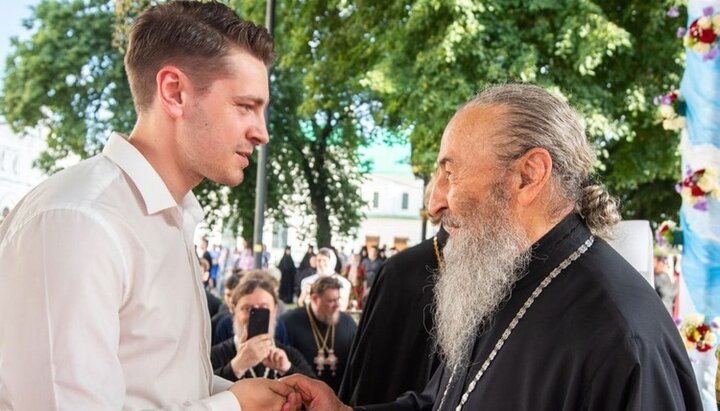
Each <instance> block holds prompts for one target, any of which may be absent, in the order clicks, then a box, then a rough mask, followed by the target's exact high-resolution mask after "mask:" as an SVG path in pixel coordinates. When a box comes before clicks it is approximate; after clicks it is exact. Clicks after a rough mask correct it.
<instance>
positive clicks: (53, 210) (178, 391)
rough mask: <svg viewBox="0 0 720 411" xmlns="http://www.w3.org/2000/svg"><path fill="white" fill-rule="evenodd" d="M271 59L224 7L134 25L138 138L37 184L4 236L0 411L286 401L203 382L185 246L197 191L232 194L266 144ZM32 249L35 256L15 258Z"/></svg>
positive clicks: (196, 210)
mask: <svg viewBox="0 0 720 411" xmlns="http://www.w3.org/2000/svg"><path fill="white" fill-rule="evenodd" d="M272 59H273V44H272V39H271V38H270V35H269V34H268V33H267V31H266V30H265V29H263V28H260V27H257V26H255V25H254V24H252V23H250V22H246V21H243V20H241V19H240V18H239V17H238V16H237V15H236V14H235V13H234V12H232V11H231V10H230V9H228V8H227V7H226V6H223V5H221V4H218V3H199V2H170V3H165V4H162V5H159V6H155V7H152V8H150V9H148V10H146V11H145V12H144V13H143V14H142V15H140V16H139V17H138V18H137V20H136V21H135V24H134V25H133V28H132V31H131V33H130V38H129V43H128V51H127V55H126V56H125V68H126V71H127V74H128V79H129V83H130V88H131V91H132V95H133V99H134V102H135V107H136V111H137V114H138V120H137V123H136V124H135V128H134V129H133V130H132V133H131V134H130V135H129V136H124V135H121V134H119V133H113V134H112V135H111V136H110V138H109V140H108V142H107V144H106V146H105V149H104V150H103V152H102V154H99V155H97V156H95V157H93V158H91V159H88V160H86V161H83V162H81V163H80V164H78V165H76V166H74V167H71V168H68V169H66V170H64V171H62V172H60V173H57V174H55V175H54V176H52V177H50V178H49V179H47V180H46V181H45V182H44V183H42V184H40V185H39V186H38V187H37V188H35V189H34V190H33V191H32V192H31V193H29V194H28V195H27V196H26V197H25V198H24V199H23V200H22V201H21V202H20V204H18V206H17V207H16V208H15V209H14V210H13V212H12V213H11V215H10V216H9V217H8V218H7V219H6V220H5V221H4V223H3V225H2V226H0V238H2V240H0V260H2V261H3V262H4V263H5V266H4V267H3V270H2V272H1V273H0V335H2V338H0V364H1V366H0V404H2V406H3V409H16V410H54V409H68V410H70V409H73V410H81V409H84V410H91V409H92V410H101V409H151V408H172V409H213V410H237V409H238V408H239V407H238V403H239V404H240V405H241V406H242V409H243V410H244V411H248V410H251V409H279V407H280V406H281V405H282V404H283V403H284V402H285V401H286V400H287V399H288V398H287V397H288V396H290V401H291V402H292V399H293V395H294V394H292V393H291V390H289V389H287V388H286V387H285V386H283V385H282V384H280V383H275V382H272V381H269V380H248V381H240V382H238V383H236V384H235V385H232V386H230V384H229V383H228V382H227V381H224V380H220V379H213V372H212V367H211V365H210V360H209V355H208V353H209V349H210V347H209V343H210V321H209V318H208V314H207V308H206V302H205V296H204V294H203V287H202V283H201V273H200V268H199V265H198V262H197V258H196V257H195V251H194V249H193V245H192V234H193V230H194V229H195V227H196V225H197V224H198V223H199V222H200V220H201V219H202V209H201V208H200V205H199V204H198V202H197V200H196V199H195V196H194V195H193V194H192V192H191V190H192V189H193V187H195V186H197V185H198V184H199V183H200V182H201V181H202V180H203V179H204V178H209V179H211V180H213V181H215V182H218V183H222V184H226V185H230V186H235V185H238V184H240V182H242V180H243V169H244V168H245V167H247V165H248V157H249V156H250V155H251V154H252V152H253V148H254V147H255V146H257V145H261V144H266V143H267V142H268V133H267V130H266V127H265V118H264V112H263V110H264V109H265V106H266V105H267V103H268V78H267V67H268V65H269V64H270V63H271V61H272ZM28 250H33V252H37V253H38V254H37V255H38V256H39V257H38V258H17V257H18V256H21V255H23V253H25V252H27V251H28ZM78 261H83V264H80V265H78V264H77V262H78ZM168 285H170V286H168ZM20 290H22V292H21V291H20ZM21 302H22V304H21ZM21 305H22V306H23V307H26V309H25V311H24V312H23V316H18V315H17V312H16V311H15V310H16V307H19V306H21ZM223 381H224V386H223V384H220V383H221V382H223ZM228 387H229V391H226V390H227V389H228ZM291 394H292V395H291Z"/></svg>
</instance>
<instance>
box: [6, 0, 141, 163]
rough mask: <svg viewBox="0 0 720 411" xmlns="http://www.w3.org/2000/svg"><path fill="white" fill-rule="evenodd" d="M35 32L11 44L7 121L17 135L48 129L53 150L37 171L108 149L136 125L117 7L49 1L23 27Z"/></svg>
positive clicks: (81, 0) (99, 0)
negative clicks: (115, 41) (114, 137)
mask: <svg viewBox="0 0 720 411" xmlns="http://www.w3.org/2000/svg"><path fill="white" fill-rule="evenodd" d="M23 25H24V26H25V27H26V28H27V29H30V30H31V31H32V32H33V34H32V37H31V38H30V39H29V40H27V41H19V40H18V39H17V38H14V39H12V40H11V48H12V52H11V53H10V55H9V56H8V58H7V61H6V68H5V73H6V74H5V79H4V82H3V90H2V97H1V100H2V106H1V108H0V110H1V112H2V115H3V116H4V117H5V119H6V120H7V121H8V123H9V125H10V126H11V128H12V129H13V130H14V131H15V132H23V131H25V130H27V129H30V128H33V127H36V126H37V125H42V126H43V128H44V130H46V131H47V143H48V149H47V150H46V151H45V152H44V153H42V155H41V156H40V158H39V159H38V161H37V165H38V166H39V167H40V168H41V169H42V170H43V171H46V172H54V171H57V169H58V166H57V161H58V160H61V159H64V158H66V157H68V156H69V155H77V156H79V157H80V158H85V157H88V156H91V155H94V154H96V153H97V152H98V151H100V149H101V147H102V146H103V144H104V142H105V141H106V139H107V136H108V133H109V131H110V130H130V129H131V127H132V125H133V123H134V122H135V113H134V111H133V108H132V100H131V97H130V91H129V88H128V85H127V80H126V78H125V72H124V70H123V65H122V58H123V56H122V55H121V54H120V53H119V52H118V51H117V49H116V48H114V47H113V46H112V43H111V41H110V40H111V38H112V34H113V12H112V5H111V3H109V2H108V1H104V0H63V1H43V2H41V3H40V4H38V5H37V6H36V7H34V8H33V16H32V17H31V18H29V19H27V20H25V21H24V22H23Z"/></svg>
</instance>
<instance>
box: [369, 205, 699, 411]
mask: <svg viewBox="0 0 720 411" xmlns="http://www.w3.org/2000/svg"><path fill="white" fill-rule="evenodd" d="M589 236H590V231H589V230H588V229H587V227H586V226H585V224H584V223H583V222H582V220H581V218H580V217H579V216H577V215H574V214H571V215H570V216H568V217H566V218H565V219H564V220H563V221H562V222H561V223H559V224H558V225H557V226H555V227H554V228H553V229H552V230H551V231H550V232H549V233H548V234H546V235H545V236H544V237H543V238H542V239H541V240H540V241H539V242H538V243H536V244H535V245H534V246H533V258H532V261H531V263H530V266H529V270H528V274H527V275H526V276H525V277H523V278H522V279H521V280H520V281H518V283H517V284H516V286H515V288H514V290H513V293H512V296H511V298H510V300H509V301H508V302H507V303H506V304H505V305H504V306H503V307H502V308H501V309H500V311H499V312H498V314H497V315H496V316H495V320H494V322H493V324H492V326H491V328H490V329H489V330H488V332H487V333H485V334H483V335H482V336H480V337H479V338H478V339H477V340H476V342H475V346H474V349H473V353H472V356H471V358H472V362H471V365H470V370H469V372H465V371H460V370H459V371H458V372H457V373H456V375H455V377H454V378H453V381H454V383H453V384H452V386H451V387H450V388H449V389H448V390H447V391H448V393H447V396H446V398H445V400H444V404H443V407H442V410H454V409H455V408H456V406H457V405H458V404H459V402H460V398H461V397H462V395H463V394H464V393H466V391H467V386H468V384H469V383H470V381H472V379H473V378H474V376H475V375H476V373H477V371H478V369H479V368H480V367H481V365H482V363H483V362H484V361H485V359H486V358H487V357H488V355H489V354H490V352H491V351H492V349H493V347H494V346H495V344H496V342H497V341H498V339H499V338H500V336H501V335H502V333H503V332H504V331H505V329H506V328H507V326H508V324H509V323H510V321H511V320H512V318H513V317H515V314H516V313H517V312H518V310H519V309H520V307H521V306H522V305H523V304H524V303H525V302H526V300H527V299H528V297H529V296H530V294H531V293H532V292H533V290H535V288H536V287H537V286H538V284H540V282H542V280H543V279H544V278H545V277H546V276H547V275H548V273H550V272H551V271H552V270H553V269H554V268H555V267H556V266H558V265H559V264H560V263H561V262H562V261H563V260H565V259H566V258H567V257H568V256H569V255H570V254H572V253H573V252H574V251H575V250H577V249H578V248H579V246H580V245H581V244H582V243H583V242H585V241H586V240H587V239H588V237H589ZM479 269H482V268H481V267H480V268H479ZM450 373H451V371H450V370H448V369H446V368H444V367H441V368H439V369H438V371H437V372H436V373H435V375H434V376H433V378H432V380H431V381H430V383H428V385H427V386H426V388H425V390H424V391H423V392H422V393H409V394H406V395H404V396H402V397H400V398H398V399H397V400H396V401H395V402H393V403H389V404H383V405H375V406H367V407H356V410H437V409H438V406H439V403H440V399H441V398H442V397H443V393H444V391H445V390H446V386H447V383H448V379H449V377H450ZM462 409H464V410H528V411H530V410H533V411H576V410H648V411H651V410H652V411H656V410H701V409H702V405H701V402H700V395H699V393H698V388H697V386H696V384H695V378H694V375H693V370H692V368H691V366H690V361H689V360H688V356H687V352H686V351H685V347H684V346H683V343H682V341H681V339H680V335H679V333H678V331H677V329H676V328H675V324H674V322H673V321H672V319H671V318H670V316H669V315H668V313H667V311H666V310H665V307H664V306H663V305H662V302H661V301H660V299H659V298H658V296H657V294H655V291H654V290H653V289H652V287H651V286H650V285H649V284H648V283H647V282H646V281H645V280H644V279H643V278H642V276H641V275H640V274H639V273H637V271H635V270H634V269H633V268H632V267H631V266H630V264H629V263H627V262H626V261H625V260H624V259H623V258H622V257H621V256H620V255H619V254H618V253H617V252H615V250H613V249H612V248H611V247H610V246H609V245H608V244H607V243H606V242H605V241H603V240H601V239H599V238H596V239H595V242H594V244H593V245H592V246H591V247H590V249H589V250H588V251H587V252H586V253H585V254H583V255H582V256H581V257H580V258H579V259H577V260H576V261H575V262H574V263H572V264H571V265H570V266H569V267H568V268H567V269H565V270H564V271H563V272H561V273H560V275H559V276H558V277H557V278H556V279H555V280H553V281H552V282H551V283H550V285H548V286H547V288H545V290H544V291H543V292H542V293H541V294H540V295H539V296H538V297H537V299H536V300H535V302H534V304H533V305H532V306H531V307H530V308H529V309H528V310H527V312H526V314H525V316H524V317H523V318H522V319H521V320H520V322H519V323H518V325H517V327H516V328H515V329H514V331H512V333H511V334H510V336H509V338H508V339H507V341H506V342H505V345H504V346H503V347H502V349H500V351H499V352H498V353H497V356H496V357H495V359H494V361H493V362H492V363H491V364H490V366H489V368H488V369H487V371H486V372H485V374H484V376H483V377H482V378H481V379H480V380H479V382H478V383H477V385H476V386H475V389H474V390H472V392H470V393H469V394H468V401H467V403H466V404H465V406H464V407H463V408H462Z"/></svg>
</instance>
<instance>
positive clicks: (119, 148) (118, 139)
mask: <svg viewBox="0 0 720 411" xmlns="http://www.w3.org/2000/svg"><path fill="white" fill-rule="evenodd" d="M103 155H104V156H105V157H107V158H108V159H110V160H111V161H112V162H113V163H115V164H117V165H118V167H120V169H122V170H123V171H124V172H125V174H127V175H128V177H130V180H132V182H133V184H135V187H137V189H138V191H139V192H140V196H142V199H143V201H144V202H145V209H146V211H147V213H148V214H149V215H152V214H155V213H157V212H159V211H162V210H166V209H168V208H173V207H177V206H178V204H177V202H175V199H174V198H173V196H172V194H170V190H169V189H168V188H167V186H166V185H165V182H164V181H163V180H162V178H161V177H160V175H159V174H158V173H157V171H155V169H154V168H153V167H152V165H151V164H150V163H149V162H148V161H147V159H146V158H145V157H144V156H143V155H142V153H140V152H139V151H138V150H137V149H136V148H135V147H134V146H133V145H132V144H130V142H129V141H128V137H126V136H124V135H122V134H120V133H115V132H114V133H112V134H111V135H110V138H109V139H108V142H107V144H105V148H104V149H103ZM181 207H182V208H183V209H184V210H187V211H188V212H189V213H190V215H191V216H192V217H193V218H194V219H195V220H197V221H200V220H202V218H203V212H202V207H200V204H199V203H198V201H197V199H196V198H195V195H194V194H193V193H192V192H189V193H187V194H186V195H185V197H184V198H183V200H182V204H181Z"/></svg>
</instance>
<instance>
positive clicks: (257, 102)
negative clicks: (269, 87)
mask: <svg viewBox="0 0 720 411" xmlns="http://www.w3.org/2000/svg"><path fill="white" fill-rule="evenodd" d="M233 100H243V101H251V102H252V103H253V104H255V105H257V106H262V105H265V99H264V98H262V97H258V96H253V95H249V94H244V95H240V96H234V97H233ZM267 103H268V104H270V102H269V101H268V102H267Z"/></svg>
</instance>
